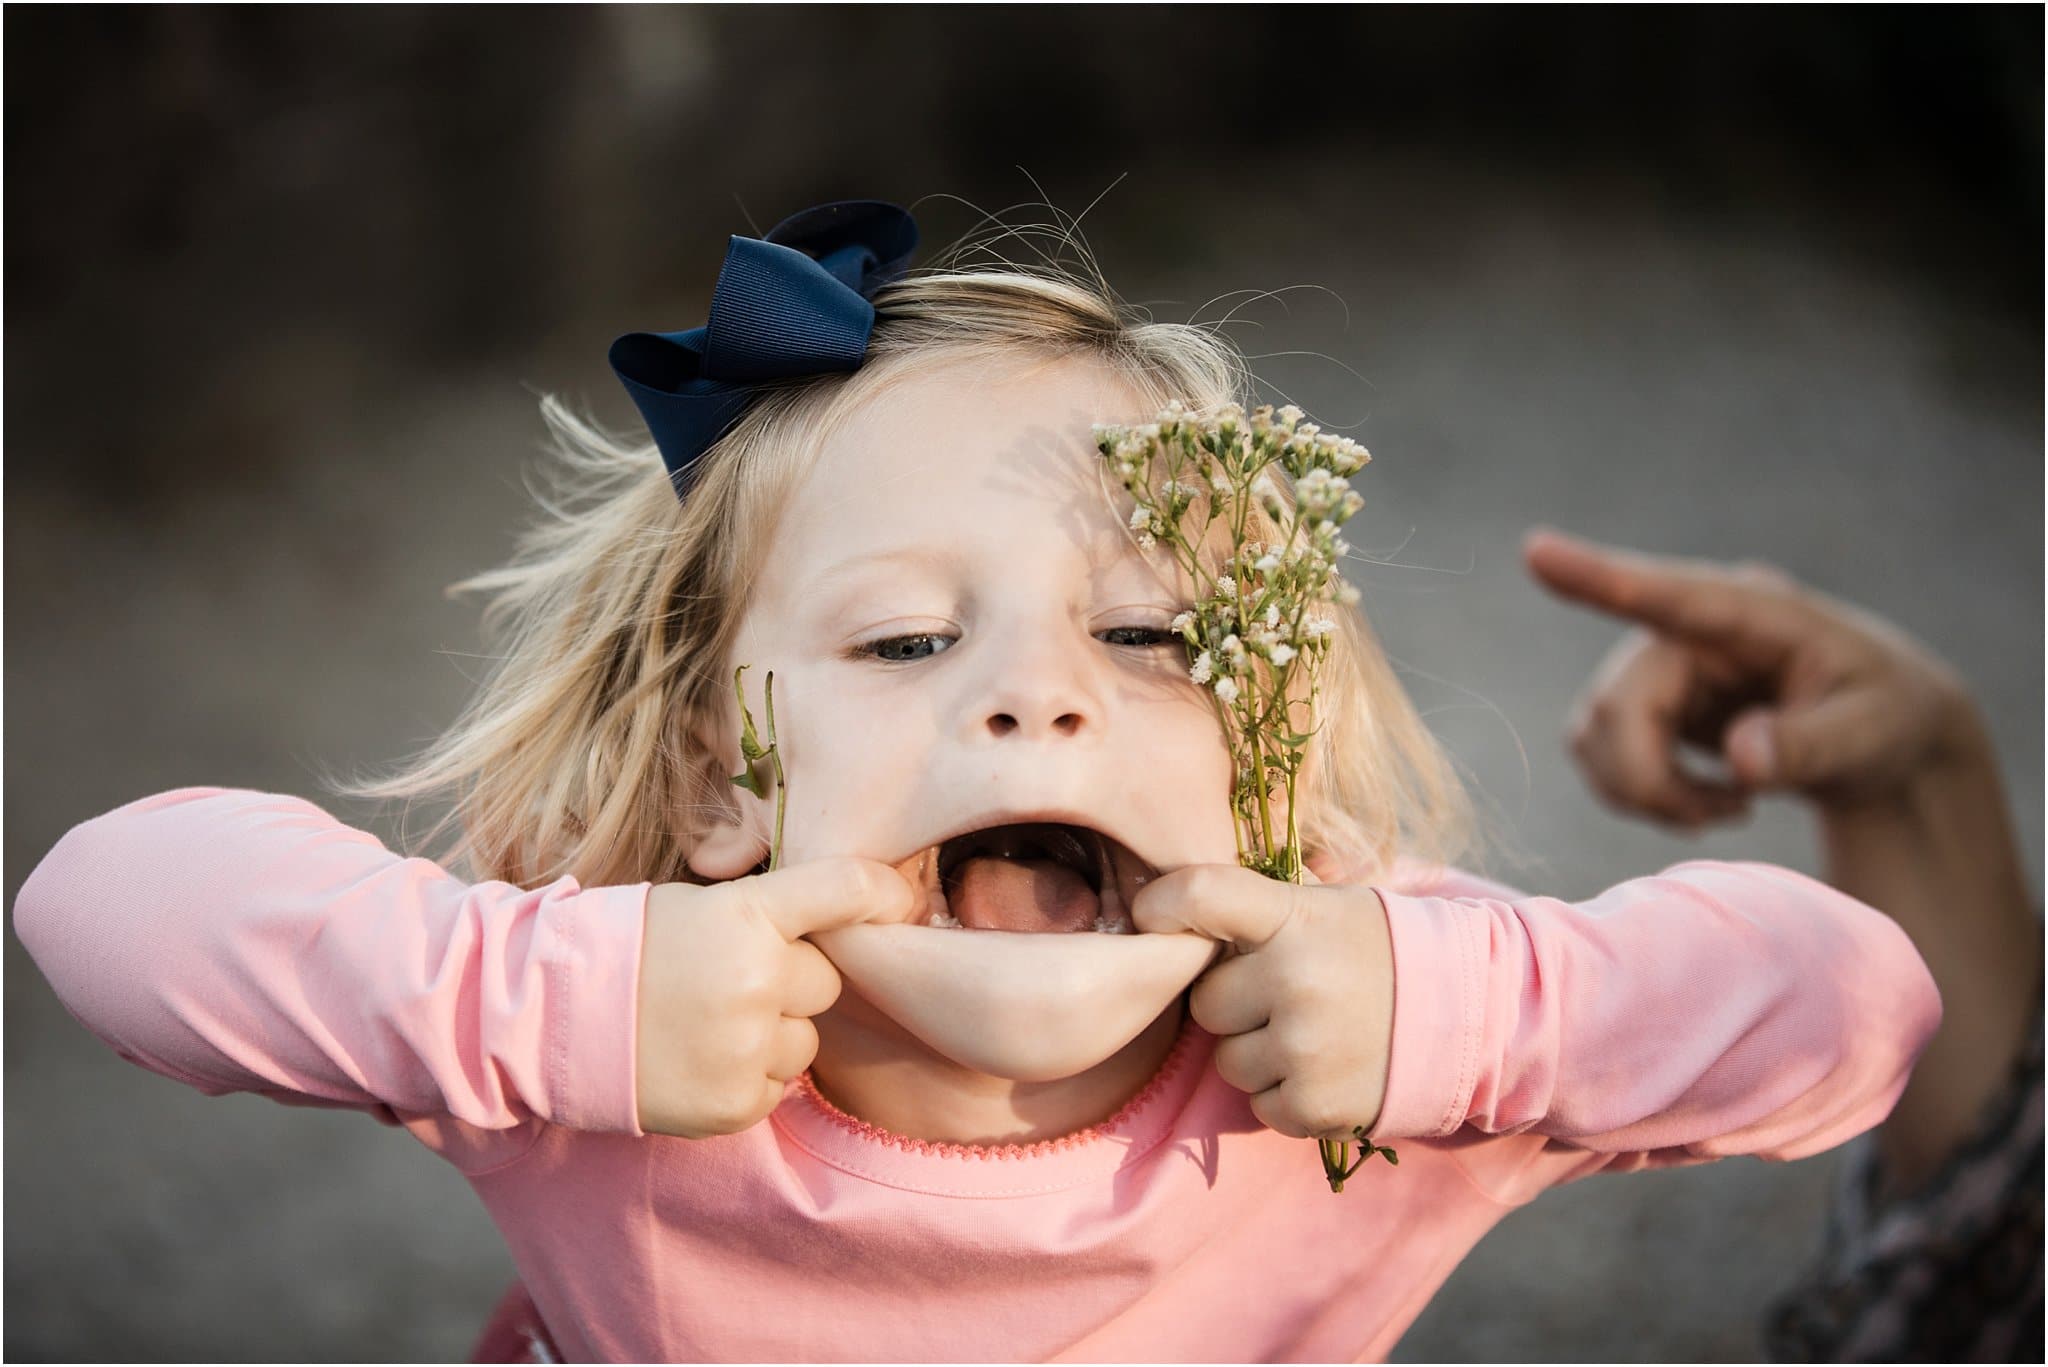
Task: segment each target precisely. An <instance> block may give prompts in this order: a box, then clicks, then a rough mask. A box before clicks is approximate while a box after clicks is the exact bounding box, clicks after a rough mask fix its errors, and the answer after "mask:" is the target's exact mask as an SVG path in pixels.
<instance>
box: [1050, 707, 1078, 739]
mask: <svg viewBox="0 0 2048 1367" xmlns="http://www.w3.org/2000/svg"><path fill="white" fill-rule="evenodd" d="M1052 729H1053V730H1055V731H1057V732H1059V733H1060V734H1061V735H1063V736H1071V735H1073V734H1074V733H1075V732H1076V731H1078V730H1080V729H1081V717H1080V714H1078V713H1075V712H1069V713H1067V714H1066V715H1065V716H1064V717H1061V718H1060V719H1059V720H1058V721H1055V722H1054V723H1053V724H1052Z"/></svg>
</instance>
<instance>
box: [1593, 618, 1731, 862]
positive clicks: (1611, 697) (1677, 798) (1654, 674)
mask: <svg viewBox="0 0 2048 1367" xmlns="http://www.w3.org/2000/svg"><path fill="white" fill-rule="evenodd" d="M1699 668H1700V666H1699V662H1698V660H1697V658H1696V656H1695V654H1694V652H1693V651H1692V650H1691V649H1690V648H1688V647H1686V646H1682V645H1680V644H1678V643H1677V642H1675V641H1671V640H1669V639H1667V638H1663V637H1658V636H1654V635H1652V634H1650V633H1649V632H1647V631H1637V632H1634V633H1632V634H1631V635H1630V636H1629V637H1627V638H1626V639H1624V640H1623V641H1621V642H1620V643H1619V644H1617V645H1616V646H1615V648H1614V649H1613V650H1611V651H1610V652H1608V655H1607V658H1606V659H1605V660H1603V661H1602V662H1601V665H1600V668H1599V669H1598V670H1597V671H1596V672H1595V674H1594V678H1593V681H1592V683H1591V684H1589V685H1588V691H1587V693H1586V695H1585V696H1584V697H1583V698H1582V700H1581V701H1580V703H1579V705H1578V706H1577V708H1576V709H1575V714H1574V719H1573V722H1572V727H1571V749H1572V756H1573V759H1574V760H1575V761H1576V762H1577V763H1578V765H1579V767H1580V768H1581V770H1583V771H1584V773H1585V776H1586V778H1587V780H1588V782H1589V783H1591V784H1592V785H1593V787H1594V788H1595V789H1596V790H1597V791H1598V792H1600V793H1601V794H1602V795H1603V796H1604V797H1606V798H1607V799H1608V800H1609V802H1611V803H1612V804H1613V805H1615V806H1617V807H1620V808H1622V809H1623V810H1626V811H1629V812H1631V813H1640V814H1647V815H1650V816H1655V817H1659V818H1662V819H1664V820H1667V821H1674V822H1680V823H1686V824H1691V823H1696V822H1703V821H1707V820H1710V819H1714V818H1717V817H1723V816H1729V815H1733V814H1734V813H1735V812H1736V811H1738V810H1740V808H1741V807H1742V805H1743V803H1744V801H1745V800H1746V794H1745V793H1744V792H1743V791H1742V789H1740V788H1739V787H1736V786H1735V785H1732V784H1727V783H1720V782H1715V781H1711V780H1708V779H1704V778H1700V777H1697V776H1695V775H1693V774H1691V773H1689V772H1687V771H1686V769H1685V768H1684V767H1683V766H1682V765H1681V764H1680V763H1679V740H1680V733H1681V732H1682V730H1683V729H1684V726H1685V719H1686V716H1687V713H1688V709H1689V708H1691V707H1692V706H1693V705H1694V698H1695V695H1696V694H1697V692H1698V690H1699V687H1700V684H1699V679H1698V671H1699Z"/></svg>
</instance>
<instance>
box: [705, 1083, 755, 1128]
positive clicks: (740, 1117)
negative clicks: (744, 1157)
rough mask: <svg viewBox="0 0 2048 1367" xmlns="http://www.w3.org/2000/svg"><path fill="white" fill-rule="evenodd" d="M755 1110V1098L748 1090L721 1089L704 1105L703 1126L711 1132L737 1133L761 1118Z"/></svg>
mask: <svg viewBox="0 0 2048 1367" xmlns="http://www.w3.org/2000/svg"><path fill="white" fill-rule="evenodd" d="M755 1110H756V1100H755V1097H754V1096H753V1095H752V1094H751V1093H750V1092H746V1091H742V1090H740V1089H739V1088H731V1089H728V1090H722V1091H721V1092H720V1093H719V1094H718V1096H717V1097H715V1098H714V1099H713V1100H712V1102H711V1103H710V1104H709V1105H708V1106H706V1107H705V1110H704V1120H703V1127H704V1128H705V1129H706V1130H707V1131H708V1132H709V1133H712V1134H738V1133H739V1132H740V1131H741V1130H744V1129H747V1128H748V1127H749V1126H751V1125H752V1124H753V1123H754V1122H755V1121H757V1120H759V1119H760V1118H761V1117H760V1116H759V1115H757V1114H755Z"/></svg>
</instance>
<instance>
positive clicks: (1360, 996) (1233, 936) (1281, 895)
mask: <svg viewBox="0 0 2048 1367" xmlns="http://www.w3.org/2000/svg"><path fill="white" fill-rule="evenodd" d="M1305 876H1306V878H1307V879H1308V882H1307V883H1305V884H1302V885H1299V886H1297V885H1295V884H1292V883H1283V882H1280V881H1278V880H1276V879H1272V878H1268V877H1266V876H1265V875H1263V874H1259V873H1254V872H1252V871H1251V870H1250V869H1246V868H1240V867H1238V866H1237V865H1234V864H1192V865H1189V866H1187V867H1186V868H1181V869H1176V870H1174V871H1173V872H1172V873H1169V874H1165V875H1164V876H1162V877H1160V878H1158V879H1156V880H1154V881H1153V882H1151V883H1148V884H1146V885H1145V887H1144V888H1142V889H1140V890H1139V892H1138V895H1137V897H1136V898H1135V899H1134V900H1133V901H1132V904H1131V920H1132V923H1133V924H1134V925H1135V926H1136V927H1137V929H1139V930H1141V931H1164V932H1173V931H1181V930H1192V931H1195V932H1196V933H1197V934H1201V935H1207V936H1209V937H1210V938H1211V939H1216V940H1223V941H1226V942H1228V943H1229V944H1230V945H1231V946H1232V949H1231V950H1230V951H1227V952H1226V953H1225V954H1224V956H1223V957H1222V958H1221V959H1219V960H1217V962H1216V963H1215V964H1213V965H1211V966H1210V967H1209V969H1208V970H1207V971H1205V972H1204V973H1203V974H1202V976H1201V977H1199V978H1197V979H1196V980H1195V985H1194V988H1193V990H1192V992H1191V993H1190V994H1189V997H1188V1009H1189V1011H1190V1012H1191V1013H1192V1014H1193V1016H1194V1018H1195V1024H1197V1025H1199V1026H1201V1027H1202V1028H1203V1029H1204V1030H1207V1031H1208V1032H1209V1033H1211V1034H1213V1035H1216V1036H1218V1037H1219V1038H1218V1040H1217V1044H1216V1071H1217V1072H1218V1073H1220V1074H1221V1075H1222V1077H1223V1080H1224V1081H1225V1082H1228V1083H1229V1084H1230V1085H1231V1086H1233V1087H1235V1088H1237V1089H1238V1090H1239V1091H1242V1092H1249V1093H1251V1098H1252V1103H1251V1104H1252V1113H1253V1114H1254V1115H1256V1116H1258V1118H1259V1119H1260V1121H1262V1122H1263V1123H1264V1124H1265V1125H1266V1127H1267V1128H1268V1129H1272V1130H1277V1131H1278V1132H1280V1133H1281V1134H1284V1135H1288V1136H1290V1137H1292V1138H1295V1139H1308V1138H1316V1139H1351V1138H1352V1137H1353V1134H1352V1130H1353V1128H1354V1127H1357V1126H1362V1127H1363V1128H1364V1129H1365V1130H1366V1131H1367V1132H1368V1133H1370V1131H1371V1129H1372V1127H1373V1125H1374V1124H1375V1123H1376V1122H1377V1121H1378V1120H1379V1116H1380V1106H1381V1103H1382V1102H1383V1100H1384V1099H1385V1097H1386V1091H1387V1059H1388V1051H1389V1049H1390V1048H1391V1046H1392V1044H1393V1035H1394V952H1393V939H1392V936H1391V935H1390V934H1389V932H1388V929H1387V912H1386V908H1385V906H1383V905H1382V904H1381V902H1380V899H1379V894H1378V893H1376V892H1374V891H1373V890H1372V889H1371V888H1369V887H1341V886H1336V885H1330V884H1323V883H1322V882H1321V881H1320V880H1319V879H1317V878H1316V876H1315V874H1314V873H1313V872H1310V873H1308V874H1307V875H1305Z"/></svg>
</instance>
